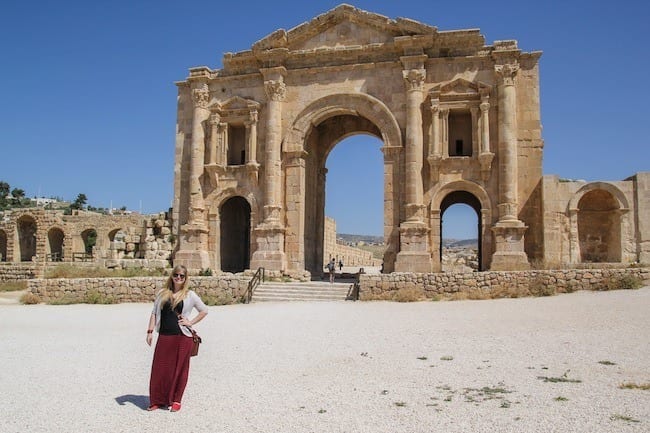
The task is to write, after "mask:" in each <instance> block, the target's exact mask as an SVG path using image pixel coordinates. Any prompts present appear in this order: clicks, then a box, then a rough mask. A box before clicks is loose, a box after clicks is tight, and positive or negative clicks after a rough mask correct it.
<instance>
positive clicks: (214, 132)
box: [208, 114, 221, 165]
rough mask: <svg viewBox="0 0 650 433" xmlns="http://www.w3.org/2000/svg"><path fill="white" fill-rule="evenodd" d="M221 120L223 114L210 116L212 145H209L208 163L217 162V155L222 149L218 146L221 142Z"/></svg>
mask: <svg viewBox="0 0 650 433" xmlns="http://www.w3.org/2000/svg"><path fill="white" fill-rule="evenodd" d="M219 122H221V116H219V115H218V114H212V115H211V116H210V146H209V147H208V164H210V165H213V164H217V155H218V154H219V150H220V149H219V148H218V147H217V146H218V144H219V141H218V135H219Z"/></svg>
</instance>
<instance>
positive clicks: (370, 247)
mask: <svg viewBox="0 0 650 433" xmlns="http://www.w3.org/2000/svg"><path fill="white" fill-rule="evenodd" d="M382 144H383V143H382V141H381V140H379V139H377V138H376V137H372V136H369V135H365V134H363V135H362V134H359V135H354V136H351V137H348V138H345V139H343V140H341V141H340V142H338V143H337V144H336V146H335V147H334V148H333V149H332V151H331V152H330V153H329V154H328V156H327V161H326V170H327V179H326V183H325V216H326V217H329V218H332V219H333V220H334V223H335V229H332V230H331V231H332V232H329V233H328V230H327V228H328V225H327V224H326V230H325V235H324V239H323V243H324V246H325V254H324V257H323V259H324V261H325V262H327V261H329V260H330V259H332V258H334V259H335V261H336V263H341V264H343V265H344V266H347V267H353V268H354V269H355V270H356V269H358V268H360V267H363V268H364V269H365V270H366V271H368V270H369V269H370V268H372V267H378V266H379V265H380V263H381V260H382V257H383V253H384V251H383V243H384V235H383V231H384V189H383V177H384V169H383V155H382V153H381V150H380V149H381V146H382ZM342 235H345V236H342Z"/></svg>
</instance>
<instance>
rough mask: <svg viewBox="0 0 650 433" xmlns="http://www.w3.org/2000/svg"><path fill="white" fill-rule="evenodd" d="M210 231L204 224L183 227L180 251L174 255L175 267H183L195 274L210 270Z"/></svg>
mask: <svg viewBox="0 0 650 433" xmlns="http://www.w3.org/2000/svg"><path fill="white" fill-rule="evenodd" d="M207 244H208V230H207V229H206V228H205V226H203V225H202V224H197V223H191V224H185V225H183V226H182V227H181V236H180V249H179V250H178V251H177V252H176V253H175V254H174V266H176V265H183V266H185V267H186V268H187V270H188V271H189V272H191V273H193V274H195V273H198V272H199V271H201V270H204V269H208V268H209V267H210V266H211V264H210V254H209V253H208V251H207V248H206V246H207Z"/></svg>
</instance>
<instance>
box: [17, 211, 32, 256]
mask: <svg viewBox="0 0 650 433" xmlns="http://www.w3.org/2000/svg"><path fill="white" fill-rule="evenodd" d="M16 227H17V229H18V243H17V246H18V249H19V254H17V255H18V256H19V257H20V261H21V262H30V261H32V257H34V256H35V255H36V221H35V220H34V218H32V217H30V216H22V217H20V218H19V219H18V221H17V225H16ZM15 256H16V255H14V257H15Z"/></svg>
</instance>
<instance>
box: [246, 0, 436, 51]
mask: <svg viewBox="0 0 650 433" xmlns="http://www.w3.org/2000/svg"><path fill="white" fill-rule="evenodd" d="M435 33H437V29H436V27H431V26H428V25H426V24H422V23H419V22H417V21H413V20H409V19H404V18H398V19H396V20H392V19H390V18H387V17H385V16H383V15H379V14H375V13H372V12H367V11H363V10H360V9H357V8H355V7H353V6H350V5H347V4H342V5H339V6H337V7H336V8H334V9H332V10H330V11H328V12H326V13H324V14H321V15H319V16H317V17H316V18H314V19H312V20H311V21H308V22H306V23H303V24H300V25H299V26H297V27H294V28H293V29H291V30H289V31H285V30H283V29H281V30H277V31H275V32H273V33H272V34H270V35H269V36H267V37H265V38H263V39H261V40H260V41H258V42H256V43H255V44H254V45H253V51H254V52H255V51H262V50H274V49H287V50H289V51H303V50H316V49H327V48H341V47H349V46H363V45H370V44H383V43H387V42H392V41H393V39H394V38H396V37H400V36H415V35H433V34H435Z"/></svg>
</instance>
